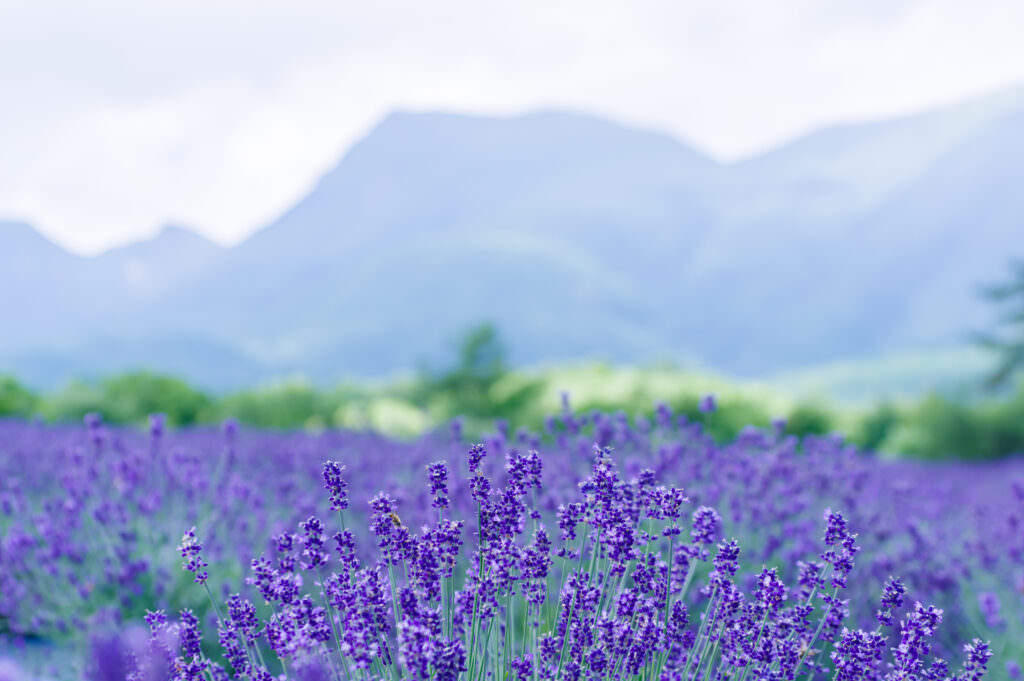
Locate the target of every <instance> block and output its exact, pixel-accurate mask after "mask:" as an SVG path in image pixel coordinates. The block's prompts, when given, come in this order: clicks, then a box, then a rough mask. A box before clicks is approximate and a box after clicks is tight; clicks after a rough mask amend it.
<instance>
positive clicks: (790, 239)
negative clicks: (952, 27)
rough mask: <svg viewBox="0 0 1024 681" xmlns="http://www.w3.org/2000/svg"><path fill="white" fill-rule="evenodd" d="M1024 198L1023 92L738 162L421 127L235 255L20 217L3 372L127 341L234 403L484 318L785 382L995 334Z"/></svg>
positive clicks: (415, 345)
mask: <svg viewBox="0 0 1024 681" xmlns="http://www.w3.org/2000/svg"><path fill="white" fill-rule="evenodd" d="M1022 180H1024V88H1019V89H1016V90H1012V91H1008V92H1004V93H999V94H998V95H995V96H992V97H987V98H981V99H977V100H972V101H970V102H966V103H963V104H960V105H957V106H953V107H948V108H945V109H942V110H939V111H934V112H929V113H925V114H920V115H915V116H910V117H905V118H901V119H897V120H892V121H881V122H873V123H866V124H858V125H843V126H836V127H833V128H829V129H826V130H822V131H818V132H815V133H812V134H810V135H807V136H805V137H802V138H800V139H797V140H794V141H793V142H791V143H789V144H786V145H783V146H782V147H780V148H778V149H775V150H773V151H771V152H769V153H766V154H763V155H760V156H758V157H756V158H751V159H747V160H745V161H742V162H739V163H734V164H728V165H726V164H721V163H719V162H717V161H715V160H714V159H711V158H709V157H707V156H705V155H703V154H701V153H700V152H699V151H697V150H695V149H693V148H691V147H689V146H687V145H686V144H684V143H682V142H680V141H678V140H676V139H674V138H672V137H669V136H667V135H664V134H661V133H658V132H655V131H649V130H641V129H636V128H630V127H626V126H621V125H618V124H615V123H612V122H609V121H606V120H602V119H600V118H596V117H593V116H586V115H580V114H575V113H566V112H539V113H533V114H528V115H523V116H516V117H505V118H488V117H473V116H464V115H454V114H443V113H408V112H399V113H395V114H392V115H390V116H388V117H387V118H385V119H384V120H383V121H381V123H380V124H379V125H378V126H377V127H376V128H375V129H374V130H372V131H371V132H370V133H369V134H368V135H367V136H366V137H365V138H364V139H362V140H361V141H359V142H358V143H356V144H355V145H354V146H353V147H352V148H351V149H350V150H349V151H348V152H347V153H346V154H345V155H344V156H343V157H342V159H341V160H340V162H339V163H338V165H337V166H336V167H335V168H333V169H332V170H330V171H329V172H328V173H326V174H325V175H324V176H323V177H322V178H321V180H320V181H319V182H318V183H317V185H316V186H315V187H314V188H313V189H312V190H311V191H310V192H309V194H308V195H306V196H305V197H304V198H302V199H301V200H300V201H299V202H297V203H296V204H295V205H294V206H293V207H292V208H291V209H289V210H288V211H286V212H285V213H284V214H282V215H281V216H280V217H279V218H277V219H276V220H274V221H272V222H271V223H270V224H269V225H267V226H266V227H264V228H263V229H261V230H260V231H258V232H257V233H255V234H254V235H253V236H252V237H251V238H249V239H248V240H247V241H245V242H243V243H241V244H239V245H238V246H236V247H234V248H231V249H222V248H220V247H218V246H215V245H213V244H210V243H209V242H206V241H205V240H204V239H202V238H201V237H199V236H198V235H196V234H195V233H193V232H190V231H188V230H184V229H181V228H167V229H165V230H163V231H162V232H161V233H160V234H159V235H158V236H157V237H156V238H154V239H153V240H149V241H146V242H140V243H137V244H133V245H131V246H128V247H125V248H123V249H117V250H115V251H111V252H108V253H105V254H103V255H101V256H98V257H95V258H76V257H74V256H70V255H68V254H67V253H64V252H63V251H61V250H60V249H59V248H57V247H56V246H54V245H53V244H50V243H49V242H46V241H45V240H43V239H42V238H41V237H39V236H38V235H37V234H35V233H34V232H33V231H32V230H31V228H29V227H28V226H27V225H23V224H22V225H20V226H17V227H13V226H7V227H4V226H3V225H4V224H7V225H11V224H13V223H3V224H0V266H3V265H5V264H6V263H5V257H7V258H9V255H8V256H4V255H3V253H7V254H11V253H15V252H20V251H23V252H24V253H25V254H26V255H25V256H24V258H22V257H21V255H18V256H16V257H15V258H14V260H18V261H21V260H24V261H25V262H30V263H35V264H34V265H31V266H29V267H27V268H26V267H25V266H22V267H21V269H18V270H11V271H10V272H7V273H2V271H0V277H5V278H2V279H0V283H2V284H3V285H4V289H3V290H5V291H19V290H25V289H26V287H27V288H28V289H29V290H31V291H32V293H31V295H19V296H16V297H17V298H18V299H19V302H18V305H20V307H18V306H15V308H14V309H15V314H14V315H12V317H11V318H12V319H13V323H12V328H15V329H17V330H16V331H15V332H14V333H12V334H9V338H6V339H4V340H2V341H0V368H2V367H4V366H7V367H11V368H12V369H14V370H15V371H19V370H20V371H23V372H25V373H26V376H27V377H29V378H31V376H28V374H32V375H39V374H40V371H41V370H40V367H41V366H43V365H47V364H48V365H49V366H58V365H62V366H65V367H67V369H66V372H65V373H67V374H69V375H70V374H74V373H85V372H88V371H90V370H91V369H92V370H95V369H94V368H95V367H97V366H99V365H100V364H102V362H101V361H100V359H99V357H98V353H97V345H96V344H97V343H98V342H99V343H100V346H101V347H102V345H103V342H102V340H101V339H104V338H115V339H117V342H118V343H119V344H121V350H119V351H118V352H117V355H118V359H117V360H116V361H113V363H108V364H106V365H104V366H103V367H102V368H103V369H104V370H114V369H116V367H117V366H118V362H120V363H121V364H122V365H124V364H126V363H127V362H128V358H134V359H132V361H133V362H134V363H136V364H139V363H143V362H145V361H146V357H147V355H150V356H151V357H152V359H151V364H150V365H151V366H153V367H154V368H161V367H162V366H163V367H167V368H172V369H174V370H175V371H180V372H184V373H185V374H186V375H188V376H189V377H190V378H192V379H193V380H198V382H199V383H201V384H205V385H210V386H214V387H218V386H225V385H232V384H235V385H237V384H238V382H239V381H241V380H243V379H245V380H249V379H251V378H252V377H256V378H259V377H261V376H263V377H266V376H271V375H274V374H278V373H282V372H289V373H290V372H296V371H298V372H304V373H307V374H308V375H310V376H311V377H312V378H314V379H315V380H318V381H331V380H336V379H337V378H339V377H341V376H344V375H353V374H355V375H374V374H381V373H387V372H390V371H394V370H396V369H401V368H406V367H409V366H412V365H413V364H414V363H415V362H417V361H418V360H421V359H428V360H434V361H436V360H437V359H438V358H440V357H442V356H443V353H444V352H445V350H446V348H448V347H449V346H450V343H451V341H452V339H453V338H455V337H456V336H457V335H458V333H459V332H460V331H461V330H463V329H465V328H466V327H468V326H470V325H471V324H474V323H476V322H479V321H481V320H485V319H487V320H492V321H494V322H496V323H497V324H498V326H499V327H500V329H501V331H502V335H503V336H504V338H505V339H506V341H507V344H508V346H509V347H510V349H511V350H512V353H513V357H512V359H513V361H515V362H517V363H534V362H543V361H557V360H567V359H577V358H582V357H594V356H597V357H601V358H604V359H608V360H612V361H642V360H649V359H656V358H677V359H680V360H682V361H687V362H701V363H705V364H709V365H711V366H713V367H715V368H717V369H721V370H726V371H732V372H735V373H741V374H746V375H765V374H769V373H775V372H778V371H782V370H787V369H794V368H799V367H800V366H806V365H809V364H815V363H820V362H828V361H835V360H840V359H847V358H856V357H865V356H871V355H876V354H878V353H883V352H903V351H908V350H914V349H930V348H942V347H948V346H950V345H955V344H957V343H960V342H962V341H963V340H964V338H965V334H966V333H967V332H968V331H970V330H971V329H973V328H977V326H978V325H982V324H984V323H985V322H986V321H987V310H986V309H985V307H984V304H983V303H981V302H980V301H979V300H978V299H977V297H976V295H975V291H976V288H977V287H978V285H979V284H981V283H985V282H989V281H993V280H998V279H999V278H1000V277H1001V276H1002V274H1003V270H1004V268H1005V261H1006V260H1007V259H1008V258H1009V257H1010V256H1012V255H1015V254H1016V255H1024V228H1022V225H1021V223H1022V221H1024V197H1022V196H1020V193H1019V192H1018V191H1017V190H1016V188H1017V187H1018V186H1019V185H1020V183H1021V181H1022ZM12 244H13V245H12ZM46 271H51V272H55V273H56V274H55V275H54V277H53V278H51V277H40V276H39V273H40V272H46ZM51 308H52V309H53V310H56V311H59V315H50V314H49V313H41V312H40V310H48V309H51ZM54 316H60V319H54V318H53V317H54ZM54 338H60V339H61V341H60V342H59V343H58V342H55V341H54V340H53V339H54ZM174 339H180V343H179V342H178V341H176V340H174ZM172 347H182V348H189V350H188V352H173V351H171V350H170V348H172ZM28 351H31V353H34V354H32V357H35V359H33V360H32V361H29V360H28V359H26V358H27V357H28V355H27V354H25V353H26V352H28ZM40 353H42V354H40ZM47 353H49V354H47ZM54 353H56V354H57V355H60V356H62V357H65V358H68V359H67V360H66V361H64V362H63V364H61V362H60V361H58V359H56V357H55V355H54ZM232 353H233V357H234V360H232V361H229V360H228V359H227V356H228V355H232ZM191 356H194V357H195V359H194V361H193V360H190V357H191ZM41 357H43V358H44V359H40V358H41ZM47 357H48V358H49V359H45V358H47ZM172 357H173V358H174V359H173V361H172ZM19 358H21V359H19ZM218 366H219V367H224V368H225V371H223V372H219V373H218V372H216V371H214V370H213V369H212V368H211V367H218ZM31 367H35V369H32V368H31ZM230 367H234V368H230ZM229 368H230V370H228V369H229ZM52 373H53V372H51V374H52ZM57 373H61V372H57ZM40 378H42V376H40ZM45 378H46V381H47V382H50V381H52V380H54V378H55V377H54V376H52V375H48V376H47V377H45Z"/></svg>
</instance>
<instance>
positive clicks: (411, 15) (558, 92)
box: [0, 0, 1024, 252]
mask: <svg viewBox="0 0 1024 681" xmlns="http://www.w3.org/2000/svg"><path fill="white" fill-rule="evenodd" d="M1021 25H1024V4H1022V3H1020V2H1019V1H1018V0H987V1H979V2H976V3H963V2H958V1H955V0H934V1H931V2H924V1H920V0H871V1H868V2H860V3H849V2H845V1H843V0H782V1H778V2H772V3H760V2H754V1H748V2H741V1H740V0H706V1H696V2H679V1H678V0H664V1H659V2H640V3H614V4H613V3H602V2H596V3H595V2H593V0H591V1H590V2H581V1H579V0H574V1H572V2H565V3H547V2H539V1H536V0H530V1H521V2H516V3H512V2H507V3H501V4H491V3H485V2H479V1H476V2H473V1H470V0H445V1H439V2H431V3H413V2H394V1H387V2H375V3H352V2H337V1H330V2H327V1H325V2H312V1H302V0H299V1H297V2H292V3H254V2H251V1H246V2H241V1H240V0H218V2H212V3H211V2H199V1H196V0H179V1H178V2H174V3H132V2H122V1H118V2H114V1H107V2H91V3H52V2H45V1H43V2H27V1H23V2H22V1H19V2H4V3H0V86H2V91H3V93H4V96H3V97H2V98H0V99H2V101H3V104H0V107H2V108H0V111H2V114H0V115H2V120H3V125H0V149H3V150H4V153H3V154H2V155H0V215H2V216H10V217H21V218H24V219H28V220H30V221H32V222H33V223H35V224H36V225H37V226H38V227H39V228H40V229H42V230H43V231H44V232H45V233H46V234H48V235H49V236H51V237H52V238H54V239H55V240H57V241H59V242H60V243H62V244H64V245H66V246H68V247H71V248H74V249H76V250H79V251H83V252H92V251H96V250H98V249H101V248H104V247H107V246H109V245H112V244H116V243H120V242H124V241H126V240H129V239H132V238H135V237H137V236H140V235H143V234H146V233H149V232H152V231H153V230H155V229H156V228H157V226H158V225H159V224H160V223H162V222H164V221H167V220H176V221H182V222H185V223H187V224H191V225H194V226H196V227H197V228H199V229H200V230H202V231H204V232H205V233H207V234H208V235H210V236H212V237H214V238H217V239H219V240H221V241H225V242H231V241H237V240H238V239H240V238H242V237H244V236H245V235H246V234H248V233H249V232H251V231H252V230H253V229H255V228H258V227H259V226H261V225H262V224H265V223H266V222H267V221H269V220H270V219H272V218H273V217H274V216H275V215H276V214H277V213H279V212H280V211H282V210H284V209H285V208H286V207H287V206H288V205H290V204H291V203H292V202H293V201H295V200H296V199H297V198H298V197H299V196H300V195H301V194H302V193H303V192H304V191H306V190H307V188H308V187H309V186H310V185H311V184H312V183H313V182H314V181H315V179H316V178H317V176H318V175H319V174H320V173H321V172H323V171H324V170H326V169H327V168H328V167H330V165H331V164H333V163H334V162H335V161H336V160H337V158H338V157H339V155H340V154H341V152H342V151H343V149H344V148H345V147H346V146H347V145H348V144H350V143H351V142H352V141H353V140H354V139H355V138H357V137H358V136H359V135H360V134H362V133H363V132H364V131H366V130H367V129H368V128H369V127H370V126H372V124H373V123H374V121H375V120H377V119H378V118H379V117H380V116H382V115H383V114H384V113H386V112H387V111H389V110H391V109H394V108H441V109H452V110H463V111H471V112H514V111H522V110H527V109H531V108H538V107H554V106H557V107H569V108H576V109H584V110H589V111H594V112H598V113H603V114H605V115H608V116H611V117H614V118H617V119H620V120H624V121H626V122H632V123H638V124H643V125H647V126H653V127H658V128H662V129H665V130H667V131H669V132H672V133H674V134H676V135H678V136H679V137H681V138H683V139H685V140H687V141H690V142H691V143H694V144H695V145H697V146H698V147H700V148H702V149H704V150H706V151H708V152H710V153H713V154H715V155H716V156H719V157H721V158H727V159H729V158H737V157H740V156H743V155H747V154H751V153H754V152H756V151H758V150H762V149H765V148H767V147H769V146H771V145H773V144H777V143H778V142H779V141H780V140H783V139H785V138H788V137H792V136H794V135H797V134H799V133H802V132H804V131H807V130H808V129H810V128H814V127H818V126H821V125H825V124H828V123H831V122H835V121H846V120H858V119H865V118H873V117H882V116H889V115H895V114H899V113H905V112H910V111H915V110H921V109H925V108H928V107H931V106H935V105H939V104H943V103H946V102H951V101H955V100H956V99H959V98H963V97H966V96H970V95H974V94H979V93H983V92H986V91H992V90H996V89H998V88H1001V87H1005V86H1008V85H1011V84H1014V83H1019V82H1024V44H1022V42H1021V41H1020V40H1019V35H1018V33H1017V31H1015V30H1014V29H1015V27H1019V26H1021Z"/></svg>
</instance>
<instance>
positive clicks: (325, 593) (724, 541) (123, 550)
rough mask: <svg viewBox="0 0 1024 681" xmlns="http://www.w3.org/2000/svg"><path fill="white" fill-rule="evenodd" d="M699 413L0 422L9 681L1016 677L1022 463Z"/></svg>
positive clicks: (0, 549) (1, 610) (0, 629)
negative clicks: (800, 432) (893, 448)
mask: <svg viewBox="0 0 1024 681" xmlns="http://www.w3.org/2000/svg"><path fill="white" fill-rule="evenodd" d="M702 408H703V411H704V414H703V418H702V419H701V420H693V419H687V417H686V416H683V415H681V414H673V413H672V412H671V411H670V410H669V409H668V408H667V407H665V406H659V408H658V409H657V410H656V412H655V414H656V417H655V418H654V419H653V420H652V421H648V420H646V419H643V418H638V419H629V418H627V417H626V415H625V414H621V413H619V414H605V413H600V412H594V413H586V414H581V413H574V412H573V411H572V410H571V409H570V408H569V407H568V404H566V407H565V409H564V410H563V411H562V413H560V414H558V415H556V416H553V417H551V418H549V419H548V420H547V421H546V427H545V429H544V432H539V433H533V432H527V431H525V430H522V431H519V432H515V433H512V432H509V429H508V427H507V425H506V424H504V423H502V422H498V423H497V424H496V426H495V429H494V432H493V433H492V434H490V435H487V436H485V437H483V438H480V439H479V442H473V441H470V440H469V439H468V438H466V437H464V435H463V433H462V431H461V427H460V424H459V423H458V422H455V423H453V424H452V426H451V427H450V428H449V429H446V430H443V431H439V432H434V433H432V434H429V435H427V436H424V437H421V438H420V439H417V440H415V441H412V442H399V441H393V440H390V439H387V438H385V437H383V436H380V435H377V434H374V433H372V432H354V431H350V432H346V431H325V432H321V433H317V434H313V433H307V432H280V431H259V430H249V429H245V428H239V426H238V425H237V424H236V423H234V422H227V423H225V424H224V425H223V427H221V428H212V427H208V428H193V429H184V430H171V429H168V428H166V427H165V425H164V421H163V419H162V418H161V417H160V416H154V417H152V418H151V421H150V429H149V431H148V432H145V431H143V430H137V429H128V428H115V427H108V426H106V425H104V424H103V423H102V422H101V420H100V419H99V418H98V417H95V416H90V417H87V419H86V422H85V424H84V425H83V426H48V425H41V424H38V423H29V422H21V421H7V422H0V637H2V641H3V642H2V647H0V660H2V661H0V679H4V680H5V681H7V680H9V679H10V680H14V679H17V680H25V681H27V680H28V679H36V678H38V679H78V678H85V679H97V680H101V679H102V680H107V679H126V678H129V679H139V680H156V679H227V678H237V679H252V680H254V681H255V680H260V681H263V680H268V679H303V680H306V679H309V680H312V679H335V680H338V679H345V680H346V681H349V680H350V679H366V680H370V679H390V680H395V681H398V680H399V679H414V680H416V681H435V680H436V681H455V680H456V679H459V680H463V681H484V680H488V681H492V680H494V681H496V680H498V679H501V680H504V679H510V680H516V681H541V680H548V679H572V680H577V679H581V680H582V679H586V680H587V681H597V680H606V679H607V680H611V679H614V680H620V679H645V680H647V679H651V680H653V679H659V680H664V681H674V680H677V679H679V680H684V679H685V680H686V681H708V680H710V679H716V680H717V679H734V680H736V681H745V680H747V679H750V680H754V679H836V680H837V681H853V680H861V679H864V680H868V679H886V680H889V679H892V680H896V679H928V680H930V681H945V680H947V679H955V680H957V681H960V680H963V681H967V680H974V679H979V678H981V677H982V676H983V675H985V676H986V677H987V678H992V679H1009V678H1019V676H1020V667H1019V662H1020V661H1021V660H1022V659H1024V531H1022V528H1021V520H1022V519H1024V462H1022V461H1018V460H1012V459H1011V460H1004V461H1002V462H998V463H990V464H972V465H967V464H921V463H912V462H905V461H904V462H888V461H883V460H879V459H877V458H875V457H874V456H873V455H871V454H869V453H864V452H860V451H857V450H856V449H855V448H854V447H852V446H849V445H847V444H845V443H844V442H843V440H842V439H841V438H840V437H839V436H828V437H814V436H808V437H805V438H804V439H803V440H802V441H800V440H799V439H797V438H795V437H793V436H789V435H785V434H784V431H783V428H782V425H783V424H781V423H777V424H775V426H774V427H773V428H769V429H755V428H749V429H747V430H745V431H743V432H742V433H741V434H740V435H739V436H738V437H737V438H736V439H735V440H733V441H731V442H727V443H724V444H721V443H718V444H716V443H715V442H714V441H713V440H712V439H711V438H710V437H709V436H708V435H707V432H706V431H707V427H708V425H709V423H710V422H711V421H712V420H713V419H714V418H715V413H714V411H715V404H714V401H713V399H708V400H706V401H705V402H704V403H703V404H702ZM986 670H987V675H986Z"/></svg>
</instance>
